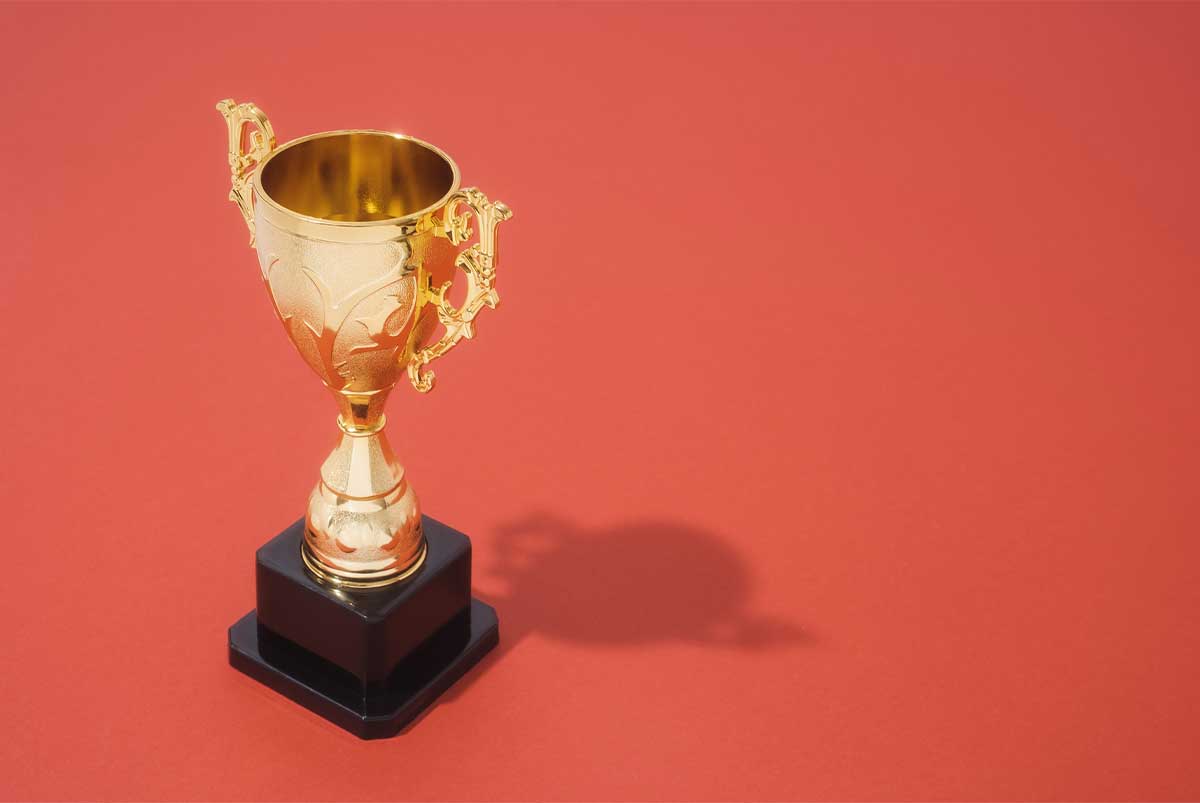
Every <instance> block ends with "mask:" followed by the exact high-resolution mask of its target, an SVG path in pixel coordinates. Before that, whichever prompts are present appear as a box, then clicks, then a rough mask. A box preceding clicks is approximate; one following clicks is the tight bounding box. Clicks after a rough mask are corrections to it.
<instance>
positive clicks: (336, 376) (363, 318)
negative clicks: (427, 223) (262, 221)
mask: <svg viewBox="0 0 1200 803" xmlns="http://www.w3.org/2000/svg"><path fill="white" fill-rule="evenodd" d="M279 262H280V260H279V258H278V257H276V256H274V255H272V257H271V261H270V263H269V265H268V267H267V275H266V277H265V278H266V285H267V293H268V294H269V295H270V297H271V304H272V305H273V306H274V307H275V314H276V315H278V316H279V320H280V321H281V322H282V323H283V326H284V330H285V331H286V332H287V333H288V336H289V337H290V338H291V339H292V341H293V342H294V343H296V345H297V346H299V343H300V332H301V331H307V332H308V334H309V335H310V336H311V342H312V345H313V347H314V348H315V349H316V352H317V359H318V360H319V362H320V364H319V365H313V366H312V367H313V368H314V369H316V370H317V371H318V373H319V374H320V375H321V378H322V379H323V380H324V382H325V384H326V386H328V387H329V388H330V389H331V390H341V389H342V388H344V387H345V386H346V384H347V382H349V381H350V379H351V375H350V370H349V365H348V362H347V360H346V359H343V360H337V361H335V359H334V347H335V346H336V345H337V342H338V338H339V336H340V335H342V334H343V331H344V329H345V327H346V325H347V324H349V323H356V324H359V325H360V326H362V327H363V329H365V330H366V336H367V338H368V342H366V343H359V344H357V345H354V346H351V347H350V348H349V349H348V350H347V351H346V356H347V358H349V357H352V356H354V355H356V354H361V353H364V352H369V351H381V350H385V349H392V350H395V349H397V348H399V347H400V346H402V345H404V343H405V341H406V339H407V336H406V333H405V331H404V330H405V327H404V326H403V325H402V326H400V327H399V328H395V327H392V329H393V330H394V331H389V327H388V326H387V321H388V320H389V319H391V318H392V316H394V315H396V313H398V312H401V313H404V318H403V320H404V322H405V323H407V321H408V320H409V318H410V317H411V315H412V312H411V307H412V302H411V298H412V296H411V291H409V292H407V293H406V292H405V289H404V280H405V279H407V278H408V277H409V276H410V275H411V272H412V269H411V268H410V267H409V266H408V265H406V264H405V263H404V262H403V261H401V262H400V263H398V264H397V265H396V266H395V267H394V268H393V269H392V270H390V271H388V272H387V273H385V274H384V275H382V276H379V277H377V278H375V279H373V280H371V281H369V282H367V283H366V284H364V285H362V286H360V287H358V288H355V289H354V290H352V291H350V292H349V293H347V294H345V295H344V296H342V297H341V298H338V299H335V298H334V297H333V293H332V291H331V290H330V289H329V285H328V284H326V283H325V280H324V279H323V278H322V277H321V276H320V275H319V274H318V273H317V272H316V271H314V270H312V269H311V268H306V267H303V266H301V267H300V274H301V275H303V276H304V277H305V278H306V279H308V282H309V283H310V284H311V286H312V287H313V289H314V290H316V292H317V295H318V296H319V297H320V305H319V308H320V310H321V319H320V320H319V321H311V320H309V319H308V318H307V317H301V318H300V320H299V324H300V326H299V327H297V326H294V325H293V321H295V320H296V314H295V313H294V312H292V311H288V312H284V311H283V310H282V309H281V308H280V306H279V303H278V300H277V299H276V297H275V290H274V288H272V286H271V274H272V273H273V271H274V269H275V268H276V266H277V265H278V264H279ZM389 289H390V290H391V292H390V293H386V292H383V291H385V290H389ZM406 295H407V296H408V297H409V299H410V302H409V307H408V308H407V309H406V308H405V306H404V304H403V303H402V302H403V300H404V297H405V296H406ZM389 298H390V299H391V300H390V301H388V302H387V303H383V304H380V303H378V301H379V300H380V299H389ZM369 299H375V302H376V303H374V304H364V302H366V301H368V300H369ZM360 309H361V310H362V314H361V315H355V314H354V313H355V312H357V311H359V310H360ZM301 355H302V356H303V352H301Z"/></svg>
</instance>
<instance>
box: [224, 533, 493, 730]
mask: <svg viewBox="0 0 1200 803" xmlns="http://www.w3.org/2000/svg"><path fill="white" fill-rule="evenodd" d="M422 526H423V528H424V530H425V533H426V539H427V555H426V560H425V562H424V563H423V564H422V566H421V567H420V569H419V570H418V571H417V572H416V573H414V574H413V576H412V577H410V578H409V579H407V580H404V581H402V582H399V583H395V584H393V585H391V586H388V587H386V588H380V589H373V590H370V591H366V590H364V591H352V590H348V589H339V588H336V587H333V586H331V585H329V584H327V583H323V582H321V581H320V580H319V579H317V578H316V577H314V576H313V575H312V573H311V572H309V571H308V570H307V569H306V568H305V566H304V562H303V559H302V556H301V543H302V541H303V535H304V520H303V519H301V520H300V521H297V522H296V523H295V524H293V525H292V526H291V527H289V528H288V529H287V530H284V531H283V532H282V533H280V534H279V535H278V536H276V537H275V538H273V539H271V540H270V541H268V542H267V543H266V544H264V545H263V546H262V548H260V549H259V550H258V554H257V586H258V589H257V600H258V607H257V608H256V609H255V610H253V611H251V612H250V613H248V614H246V615H245V616H243V617H242V618H241V619H239V620H238V621H237V622H236V623H234V625H233V626H232V627H231V628H230V629H229V663H230V665H231V666H233V667H234V668H235V669H237V670H239V671H241V672H243V673H245V674H247V675H249V676H250V677H252V678H254V679H255V680H257V681H259V682H260V683H263V684H264V685H266V686H268V687H270V688H272V689H274V690H275V691H277V692H279V693H280V694H282V695H284V696H285V697H287V698H289V699H291V700H293V701H294V702H297V703H299V704H300V705H302V706H304V707H305V708H307V709H309V710H310V711H312V712H313V713H315V714H318V715H319V716H322V717H324V718H325V719H327V720H329V721H330V722H332V723H333V724H335V725H338V726H339V727H341V728H344V729H346V730H348V731H350V732H351V733H353V734H354V735H355V736H358V737H359V738H362V739H380V738H386V737H388V736H394V735H395V734H397V733H399V732H400V730H401V729H403V728H404V726H405V725H407V724H409V723H410V722H412V721H413V720H414V719H416V718H417V716H419V715H420V713H421V712H422V711H423V710H425V709H426V708H428V707H429V706H430V705H431V704H432V703H433V702H434V701H435V700H436V699H437V697H438V696H439V695H440V694H442V693H443V692H444V691H446V690H447V689H448V688H450V686H451V685H453V683H454V682H455V681H456V680H458V679H459V678H460V677H462V676H463V675H464V674H465V673H466V672H467V670H469V669H470V668H471V667H472V666H474V665H475V664H476V663H478V662H479V661H480V659H482V658H483V656H484V655H486V654H487V652H488V651H489V650H490V649H492V648H493V647H495V646H496V644H497V643H499V632H500V631H499V622H498V620H497V618H496V611H495V610H494V609H493V608H492V607H491V606H489V605H486V604H484V603H483V602H480V601H479V600H477V599H474V598H472V597H471V543H470V539H468V538H467V537H466V536H465V535H463V534H462V533H459V532H457V531H455V530H453V529H451V528H449V527H447V526H445V525H444V524H441V523H440V522H437V521H435V520H433V519H430V518H429V517H425V518H424V520H423V522H422Z"/></svg>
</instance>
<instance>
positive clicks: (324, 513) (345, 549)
mask: <svg viewBox="0 0 1200 803" xmlns="http://www.w3.org/2000/svg"><path fill="white" fill-rule="evenodd" d="M387 390H390V388H388V389H386V390H383V391H379V392H376V393H370V394H348V393H341V392H339V393H336V394H335V395H336V396H338V397H339V406H340V407H341V408H342V414H341V415H340V416H339V417H338V427H339V428H340V429H341V437H340V438H339V440H338V444H337V446H336V447H335V448H334V450H333V452H331V453H330V455H329V457H327V458H326V459H325V462H324V464H323V465H322V466H321V481H320V482H318V483H317V487H316V488H314V489H313V492H312V494H311V495H310V497H309V500H308V513H307V515H306V517H305V519H306V520H305V525H306V526H305V533H304V545H303V548H302V550H303V557H304V562H305V564H306V565H307V566H308V568H309V570H310V571H312V572H313V573H314V574H316V575H317V576H318V577H320V578H321V579H323V580H325V581H327V582H329V583H331V584H333V585H335V586H343V587H346V588H376V587H379V586H385V585H390V584H392V583H395V582H399V581H400V580H403V579H405V578H406V577H409V576H410V575H412V574H413V573H414V572H415V571H417V569H419V568H420V567H421V564H422V562H423V561H424V560H425V552H426V548H425V536H424V534H423V533H422V530H421V507H420V503H419V502H418V500H417V495H416V493H415V492H414V491H413V489H412V487H411V486H410V485H409V483H408V480H407V478H406V477H405V471H404V467H403V466H401V465H400V463H399V461H397V460H396V457H395V455H394V454H393V453H392V448H391V445H390V444H389V443H388V440H387V436H386V435H385V434H384V426H385V425H386V423H387V419H386V418H385V417H384V415H383V413H382V412H381V410H382V407H383V401H384V399H385V398H386V396H387Z"/></svg>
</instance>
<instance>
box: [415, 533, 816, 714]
mask: <svg viewBox="0 0 1200 803" xmlns="http://www.w3.org/2000/svg"><path fill="white" fill-rule="evenodd" d="M488 550H489V552H490V553H491V555H492V556H493V563H494V568H493V569H492V570H491V571H490V572H489V573H488V576H489V578H490V577H495V578H496V579H500V580H503V582H504V584H505V585H506V586H507V589H508V590H507V592H506V593H501V594H488V595H481V598H482V599H483V600H484V601H485V602H487V603H489V604H491V605H494V606H495V607H496V609H497V611H498V612H499V615H500V644H499V646H497V647H496V648H495V649H494V650H493V651H492V652H491V654H490V655H488V656H487V657H486V658H485V659H484V660H483V661H482V662H480V664H479V665H477V666H476V667H474V668H473V669H472V670H471V671H470V672H469V673H468V674H467V675H466V676H464V677H463V678H462V679H461V680H459V681H458V682H457V683H455V684H454V686H453V687H451V688H450V689H449V690H448V691H447V692H446V694H445V695H444V696H443V698H442V702H449V701H453V700H455V699H457V698H458V697H459V696H460V695H462V694H464V693H465V692H467V691H468V690H469V688H470V686H471V685H472V684H473V683H474V682H475V681H476V680H477V679H478V678H479V677H480V676H481V675H482V674H483V673H485V672H487V670H488V668H489V667H491V666H492V665H494V664H495V663H496V662H498V661H502V660H504V657H505V656H506V655H507V654H508V653H509V652H510V651H511V650H514V649H516V648H517V647H519V646H520V645H521V643H522V642H523V641H524V640H525V638H526V637H527V636H530V635H534V634H536V635H539V636H542V637H545V638H550V639H555V640H561V641H565V642H570V643H573V644H580V645H586V646H594V647H598V648H603V647H605V646H629V645H638V644H647V645H648V644H657V643H667V642H676V643H684V644H693V645H697V646H701V647H710V648H712V649H735V650H753V651H759V650H773V649H779V648H786V647H789V646H794V645H809V644H811V643H812V642H813V638H812V636H811V634H810V633H809V632H807V631H806V630H805V629H804V628H802V627H801V626H800V625H798V624H796V623H794V622H792V621H789V620H786V619H783V618H780V617H777V616H773V615H770V614H763V613H757V612H755V611H754V610H753V608H752V607H751V595H752V591H753V581H752V576H751V572H750V570H749V565H748V563H747V561H746V560H745V559H744V558H743V557H742V556H741V555H739V554H738V552H737V551H736V550H735V549H734V548H733V547H731V546H730V545H729V543H728V541H727V540H726V539H723V538H719V537H718V536H717V535H716V534H714V533H712V532H710V531H708V530H705V529H702V528H698V527H694V526H691V525H686V524H679V523H673V522H669V521H653V520H645V521H633V522H627V523H623V524H618V525H613V526H608V527H601V528H587V527H582V526H579V525H577V524H574V523H572V522H570V521H566V520H564V519H563V518H561V517H559V516H556V515H553V514H550V513H534V514H530V515H527V516H524V517H522V518H521V519H519V520H516V521H512V522H509V523H507V524H504V525H503V526H501V527H500V528H499V530H498V531H497V533H496V537H495V538H494V539H493V540H492V541H491V543H489V545H488ZM435 707H436V706H435ZM422 718H423V717H422ZM418 721H419V720H418ZM415 724H416V723H413V725H415ZM409 727H412V725H410V726H409ZM406 730H407V728H406Z"/></svg>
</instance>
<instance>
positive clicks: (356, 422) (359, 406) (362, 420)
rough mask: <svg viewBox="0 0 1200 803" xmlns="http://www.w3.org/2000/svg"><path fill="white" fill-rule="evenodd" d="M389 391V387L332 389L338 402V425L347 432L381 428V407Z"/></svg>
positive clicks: (365, 431)
mask: <svg viewBox="0 0 1200 803" xmlns="http://www.w3.org/2000/svg"><path fill="white" fill-rule="evenodd" d="M391 392H392V388H391V387H386V388H383V389H381V390H372V391H366V392H354V391H349V390H344V389H343V390H334V391H333V397H334V398H335V399H336V400H337V403H338V424H339V426H341V428H342V429H343V430H344V431H346V432H347V433H348V434H353V433H355V432H358V433H368V432H376V431H378V430H380V429H383V422H384V419H383V407H384V405H385V404H386V403H387V398H388V394H390V393H391Z"/></svg>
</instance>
